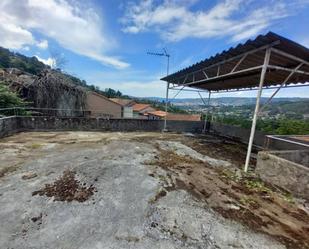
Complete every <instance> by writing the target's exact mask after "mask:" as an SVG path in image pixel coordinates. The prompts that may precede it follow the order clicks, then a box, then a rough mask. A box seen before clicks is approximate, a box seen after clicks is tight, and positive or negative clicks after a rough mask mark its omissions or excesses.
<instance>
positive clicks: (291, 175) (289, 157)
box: [255, 150, 309, 200]
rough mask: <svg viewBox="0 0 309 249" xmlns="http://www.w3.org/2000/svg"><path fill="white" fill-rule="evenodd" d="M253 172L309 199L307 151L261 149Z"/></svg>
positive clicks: (294, 193)
mask: <svg viewBox="0 0 309 249" xmlns="http://www.w3.org/2000/svg"><path fill="white" fill-rule="evenodd" d="M255 172H256V173H258V174H259V175H260V177H261V179H263V180H264V181H266V182H269V183H271V184H275V185H278V186H279V187H281V188H284V189H287V190H288V191H290V192H291V193H293V195H295V196H298V197H302V198H305V199H307V200H309V151H299V150H296V151H261V152H259V153H258V160H257V166H256V170H255Z"/></svg>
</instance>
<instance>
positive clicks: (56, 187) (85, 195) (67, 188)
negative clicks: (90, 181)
mask: <svg viewBox="0 0 309 249" xmlns="http://www.w3.org/2000/svg"><path fill="white" fill-rule="evenodd" d="M94 192H95V188H94V187H93V186H92V185H90V186H89V187H86V184H85V183H83V184H81V183H80V182H79V181H78V180H77V179H75V172H74V171H70V170H66V171H64V173H63V175H62V176H61V177H60V178H59V179H57V180H56V181H55V182H54V183H52V184H46V185H45V187H44V188H43V189H41V190H38V191H34V192H33V193H32V195H33V196H34V195H40V196H42V195H46V196H47V197H54V201H67V202H71V201H78V202H84V201H86V200H88V199H89V198H90V197H91V196H92V195H93V194H94Z"/></svg>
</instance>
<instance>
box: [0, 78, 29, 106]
mask: <svg viewBox="0 0 309 249" xmlns="http://www.w3.org/2000/svg"><path fill="white" fill-rule="evenodd" d="M24 105H25V102H24V101H23V100H22V99H21V98H20V97H18V96H17V94H16V93H14V92H11V91H10V90H9V88H8V87H7V86H6V85H4V84H3V82H0V108H9V107H14V106H24Z"/></svg>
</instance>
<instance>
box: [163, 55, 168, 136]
mask: <svg viewBox="0 0 309 249" xmlns="http://www.w3.org/2000/svg"><path fill="white" fill-rule="evenodd" d="M169 67H170V57H169V55H167V68H166V75H168V73H169ZM169 88H170V83H169V82H166V96H165V117H164V127H163V131H167V128H166V125H167V121H166V120H167V105H168V90H169Z"/></svg>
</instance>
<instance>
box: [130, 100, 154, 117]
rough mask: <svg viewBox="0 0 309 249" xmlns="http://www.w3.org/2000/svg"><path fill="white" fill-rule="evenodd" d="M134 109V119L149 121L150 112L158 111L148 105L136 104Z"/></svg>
mask: <svg viewBox="0 0 309 249" xmlns="http://www.w3.org/2000/svg"><path fill="white" fill-rule="evenodd" d="M132 107H133V117H134V118H144V119H147V116H148V113H149V112H154V111H156V109H154V108H153V107H151V105H148V104H135V105H133V106H132Z"/></svg>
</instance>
